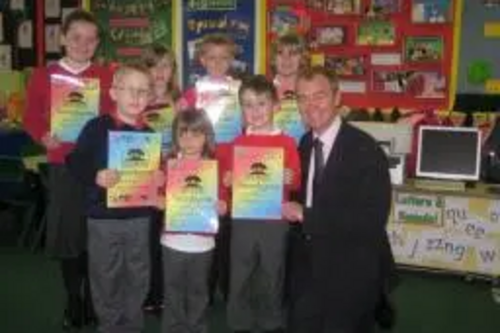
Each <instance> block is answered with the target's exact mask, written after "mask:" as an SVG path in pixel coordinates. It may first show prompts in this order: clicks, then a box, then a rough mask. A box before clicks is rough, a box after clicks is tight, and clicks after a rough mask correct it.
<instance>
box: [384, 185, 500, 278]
mask: <svg viewBox="0 0 500 333" xmlns="http://www.w3.org/2000/svg"><path fill="white" fill-rule="evenodd" d="M388 234H389V239H390V242H391V246H392V250H393V253H394V256H395V258H396V262H397V263H398V264H403V265H409V266H416V267H422V268H428V269H437V270H445V271H453V272H460V273H472V274H480V275H486V276H493V277H495V276H499V275H500V200H494V199H493V198H487V197H475V196H453V194H450V195H442V194H433V193H423V192H415V191H409V192H406V191H395V192H394V198H393V207H392V213H391V217H390V223H389V224H388Z"/></svg>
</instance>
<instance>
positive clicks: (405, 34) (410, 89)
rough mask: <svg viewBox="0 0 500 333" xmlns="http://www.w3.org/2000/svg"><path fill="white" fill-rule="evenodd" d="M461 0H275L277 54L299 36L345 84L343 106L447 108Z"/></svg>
mask: <svg viewBox="0 0 500 333" xmlns="http://www.w3.org/2000/svg"><path fill="white" fill-rule="evenodd" d="M455 5H456V1H453V0H407V1H403V0H334V1H327V0H325V1H320V0H309V1H298V0H297V1H290V0H288V1H283V0H270V1H269V15H268V22H269V30H268V33H269V38H268V40H269V41H268V47H269V48H270V49H271V50H270V52H271V53H272V45H273V43H274V41H275V40H276V38H278V37H279V36H280V35H282V34H285V33H289V32H292V33H299V34H301V35H303V36H304V37H305V39H306V40H307V43H308V45H309V50H310V54H311V59H310V60H311V63H313V64H320V65H324V66H326V67H329V68H331V69H332V70H334V71H335V72H336V74H337V75H338V77H339V78H340V90H341V91H342V102H343V104H345V105H347V106H350V107H359V108H368V107H370V108H372V107H379V108H392V107H400V108H417V109H446V108H447V107H448V105H449V101H450V83H451V72H452V56H453V44H454V39H453V32H454V21H455V18H454V9H455V8H454V7H455Z"/></svg>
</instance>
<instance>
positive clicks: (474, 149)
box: [417, 126, 481, 180]
mask: <svg viewBox="0 0 500 333" xmlns="http://www.w3.org/2000/svg"><path fill="white" fill-rule="evenodd" d="M480 164H481V133H480V131H479V130H478V129H477V128H464V127H440V126H421V127H420V132H419V140H418V155H417V176H418V177H429V178H437V179H450V180H479V175H480Z"/></svg>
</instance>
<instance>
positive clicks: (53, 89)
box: [50, 74, 100, 142]
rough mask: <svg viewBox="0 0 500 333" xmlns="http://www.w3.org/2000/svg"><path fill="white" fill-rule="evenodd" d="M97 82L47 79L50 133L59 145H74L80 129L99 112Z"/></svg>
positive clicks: (53, 76) (54, 77)
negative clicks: (69, 143) (62, 143)
mask: <svg viewBox="0 0 500 333" xmlns="http://www.w3.org/2000/svg"><path fill="white" fill-rule="evenodd" d="M99 93H100V85H99V80H98V79H89V78H78V77H74V76H69V75H61V74H53V75H51V76H50V100H51V111H50V114H51V117H50V133H51V134H52V135H54V136H57V137H58V138H59V140H61V141H63V142H75V141H76V139H77V137H78V135H79V134H80V131H81V130H82V128H83V126H85V124H86V123H87V121H89V120H90V119H92V118H94V117H96V116H97V114H98V112H99Z"/></svg>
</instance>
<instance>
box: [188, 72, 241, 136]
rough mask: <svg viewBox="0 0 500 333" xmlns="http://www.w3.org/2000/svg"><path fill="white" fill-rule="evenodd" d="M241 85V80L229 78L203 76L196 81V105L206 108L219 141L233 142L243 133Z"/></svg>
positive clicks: (199, 107) (202, 108)
mask: <svg viewBox="0 0 500 333" xmlns="http://www.w3.org/2000/svg"><path fill="white" fill-rule="evenodd" d="M239 87H240V81H237V80H232V79H229V78H228V79H222V80H212V79H210V78H201V79H200V80H198V81H197V82H196V95H197V97H196V98H197V101H196V107H197V108H198V109H201V110H205V112H206V113H207V115H208V117H209V118H210V120H211V121H212V124H213V125H214V130H215V141H216V142H217V143H222V142H231V141H232V140H233V139H234V138H236V137H237V136H238V135H240V134H241V126H242V120H241V110H240V104H239V101H238V89H239Z"/></svg>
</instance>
